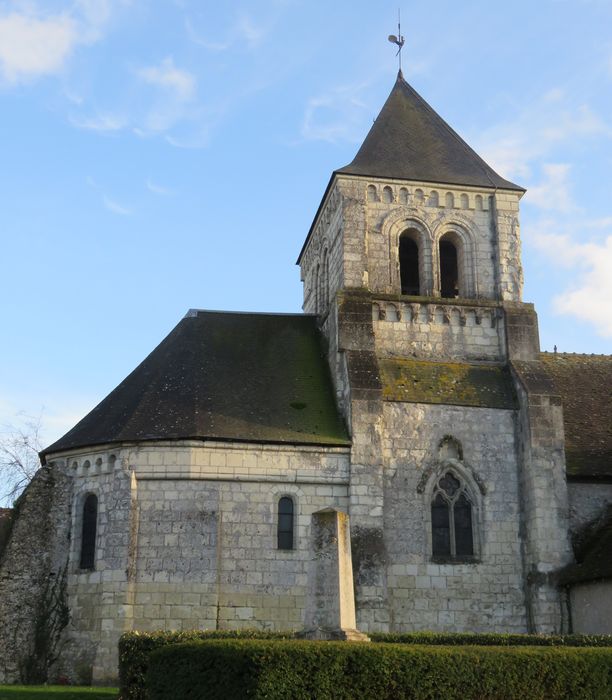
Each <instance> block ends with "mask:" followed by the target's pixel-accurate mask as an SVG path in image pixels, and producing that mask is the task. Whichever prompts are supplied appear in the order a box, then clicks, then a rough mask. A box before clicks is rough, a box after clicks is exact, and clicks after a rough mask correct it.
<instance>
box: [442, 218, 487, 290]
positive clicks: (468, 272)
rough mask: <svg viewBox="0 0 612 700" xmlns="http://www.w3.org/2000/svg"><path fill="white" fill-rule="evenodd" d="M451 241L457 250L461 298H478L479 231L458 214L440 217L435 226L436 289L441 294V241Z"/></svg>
mask: <svg viewBox="0 0 612 700" xmlns="http://www.w3.org/2000/svg"><path fill="white" fill-rule="evenodd" d="M443 238H445V239H447V240H451V241H452V242H453V243H454V244H455V247H456V248H457V263H458V272H459V296H460V297H464V298H469V297H477V296H478V286H479V285H478V278H477V273H476V259H477V256H478V243H477V240H478V239H477V231H476V230H475V228H474V226H473V224H472V222H471V221H470V220H469V219H468V217H464V216H462V215H461V214H458V213H457V212H452V213H451V214H450V215H447V216H441V217H438V219H437V220H436V222H435V224H434V226H433V242H432V263H433V265H432V267H433V278H434V289H435V290H436V292H438V293H439V291H440V286H441V280H440V241H441V240H442V239H443Z"/></svg>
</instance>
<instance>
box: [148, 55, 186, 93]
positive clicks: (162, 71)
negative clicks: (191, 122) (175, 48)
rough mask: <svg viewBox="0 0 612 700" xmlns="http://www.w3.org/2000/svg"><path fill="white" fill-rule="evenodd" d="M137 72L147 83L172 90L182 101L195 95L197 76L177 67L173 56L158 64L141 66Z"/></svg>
mask: <svg viewBox="0 0 612 700" xmlns="http://www.w3.org/2000/svg"><path fill="white" fill-rule="evenodd" d="M137 74H138V76H139V77H140V78H141V79H142V80H144V82H145V83H148V84H149V85H154V86H155V87H158V88H162V89H164V90H168V91H170V92H171V93H173V94H174V95H175V97H176V98H177V99H178V100H180V101H182V102H185V101H188V100H190V99H192V97H193V96H194V93H195V88H196V79H195V76H194V75H192V74H191V73H188V72H187V71H185V70H181V69H179V68H177V67H176V66H175V65H174V60H173V59H172V56H168V57H166V58H164V60H163V61H162V62H161V64H159V65H157V66H148V67H146V68H141V69H140V70H139V71H138V72H137Z"/></svg>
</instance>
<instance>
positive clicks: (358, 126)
mask: <svg viewBox="0 0 612 700" xmlns="http://www.w3.org/2000/svg"><path fill="white" fill-rule="evenodd" d="M367 87H368V85H367V84H365V83H362V84H360V85H344V86H340V87H337V88H335V89H333V90H330V91H329V92H327V93H324V94H322V95H318V96H317V97H313V98H311V99H310V100H309V101H308V104H307V106H306V111H305V114H304V119H303V121H302V137H303V138H305V139H307V140H314V141H329V142H330V143H336V142H338V141H348V142H351V143H358V142H359V141H360V140H361V139H363V137H364V125H365V124H366V123H367V116H368V114H370V113H371V110H370V107H369V106H368V105H367V103H366V102H365V100H364V99H362V98H360V94H361V93H363V92H364V90H365V89H366V88H367Z"/></svg>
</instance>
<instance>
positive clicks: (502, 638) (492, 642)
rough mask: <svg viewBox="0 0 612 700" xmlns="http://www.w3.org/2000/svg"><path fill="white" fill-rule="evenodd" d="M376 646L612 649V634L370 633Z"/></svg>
mask: <svg viewBox="0 0 612 700" xmlns="http://www.w3.org/2000/svg"><path fill="white" fill-rule="evenodd" d="M368 634H369V637H370V639H371V640H372V641H373V642H385V643H390V644H441V645H444V646H449V645H450V646H464V645H466V644H471V645H474V646H496V647H514V646H528V647H539V646H542V647H612V634H591V635H589V634H494V633H489V632H483V633H476V632H397V633H396V632H369V633H368Z"/></svg>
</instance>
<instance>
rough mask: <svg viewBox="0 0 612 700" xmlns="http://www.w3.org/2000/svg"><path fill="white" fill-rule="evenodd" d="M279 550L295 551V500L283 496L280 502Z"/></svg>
mask: <svg viewBox="0 0 612 700" xmlns="http://www.w3.org/2000/svg"><path fill="white" fill-rule="evenodd" d="M277 541H278V549H293V499H292V498H289V496H283V497H282V498H281V499H280V500H279V502H278V524H277Z"/></svg>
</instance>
